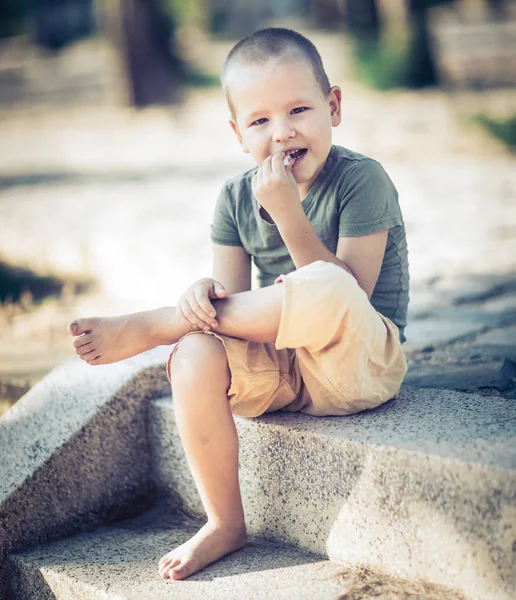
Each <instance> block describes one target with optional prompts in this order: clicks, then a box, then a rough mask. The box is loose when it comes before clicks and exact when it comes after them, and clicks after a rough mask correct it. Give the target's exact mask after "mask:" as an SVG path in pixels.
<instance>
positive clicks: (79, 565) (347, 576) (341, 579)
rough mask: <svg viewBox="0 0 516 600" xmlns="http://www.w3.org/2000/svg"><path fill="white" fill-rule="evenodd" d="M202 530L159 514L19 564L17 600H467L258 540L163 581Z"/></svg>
mask: <svg viewBox="0 0 516 600" xmlns="http://www.w3.org/2000/svg"><path fill="white" fill-rule="evenodd" d="M198 527H199V524H198V523H195V522H193V521H191V520H185V519H184V518H182V519H181V518H180V517H177V516H174V515H171V514H170V513H164V512H162V511H161V510H160V509H159V508H158V509H154V510H152V511H149V512H148V513H146V514H144V515H142V516H141V517H138V518H136V519H132V520H127V521H124V522H122V523H119V524H113V525H111V526H109V527H105V528H102V529H100V530H98V531H96V532H94V533H88V534H81V535H79V536H75V537H73V538H69V539H65V540H61V541H59V542H54V543H52V544H48V545H45V546H40V547H39V548H36V549H34V550H30V551H27V552H24V553H22V554H17V555H14V556H12V557H11V559H10V565H11V571H12V578H11V581H12V586H13V589H12V597H11V598H12V600H22V599H23V600H100V599H103V600H148V599H149V598H152V600H165V599H168V598H170V599H171V598H174V599H176V598H177V599H178V600H181V599H183V598H184V599H204V598H210V599H211V598H213V599H220V600H233V599H234V600H241V599H243V598H253V599H254V598H257V599H263V600H265V599H269V598H278V599H285V600H290V599H291V598H295V599H296V600H297V599H299V600H314V599H317V600H370V599H372V598H375V599H378V598H380V599H381V600H409V599H411V600H412V599H414V598H425V600H465V598H466V596H464V595H463V594H461V593H459V592H456V591H453V590H451V589H446V588H445V587H444V586H439V585H432V584H429V583H426V582H423V581H415V582H414V581H412V582H407V581H403V580H400V579H396V578H393V577H389V576H386V575H383V574H381V575H380V574H378V573H375V572H373V571H371V570H370V569H368V568H366V567H361V566H359V565H355V566H354V567H353V568H352V567H350V566H349V565H346V564H345V563H340V562H337V561H329V560H327V559H323V558H321V557H319V556H317V555H314V554H309V553H307V552H303V551H301V550H298V549H295V548H294V547H291V546H284V545H281V544H277V543H271V542H267V541H265V540H263V539H260V538H257V537H255V536H251V537H250V540H249V543H248V545H247V546H246V547H245V548H244V549H242V550H240V551H238V552H237V553H234V554H231V555H229V556H226V557H224V558H223V559H222V560H220V561H219V562H217V563H216V564H214V565H210V566H208V567H207V568H206V569H204V570H203V571H201V572H199V573H197V574H194V575H193V576H191V577H189V578H188V579H185V580H183V581H173V580H170V579H168V580H164V579H162V578H161V577H160V576H159V575H158V570H157V565H158V560H159V558H160V557H161V556H162V555H163V554H165V553H166V552H168V551H169V550H171V549H172V548H173V547H175V546H177V545H179V544H181V543H183V542H184V541H186V540H187V539H188V538H189V537H191V536H192V535H193V534H194V533H195V532H196V530H197V529H198Z"/></svg>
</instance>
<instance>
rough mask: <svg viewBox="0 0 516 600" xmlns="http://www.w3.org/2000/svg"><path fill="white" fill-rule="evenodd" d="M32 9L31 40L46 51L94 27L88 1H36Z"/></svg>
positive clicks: (81, 36)
mask: <svg viewBox="0 0 516 600" xmlns="http://www.w3.org/2000/svg"><path fill="white" fill-rule="evenodd" d="M33 10H34V13H33V14H34V32H33V35H34V41H35V42H36V44H38V45H39V46H41V47H43V48H47V49H49V50H55V51H58V50H61V48H63V47H64V46H66V45H67V44H69V43H71V42H74V41H76V40H78V39H81V38H83V37H86V36H88V35H91V34H92V33H93V32H94V30H95V23H94V19H93V6H92V0H39V1H38V2H36V3H35V4H34V7H33Z"/></svg>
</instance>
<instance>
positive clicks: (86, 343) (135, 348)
mask: <svg viewBox="0 0 516 600" xmlns="http://www.w3.org/2000/svg"><path fill="white" fill-rule="evenodd" d="M152 325H153V321H152V318H151V313H150V312H147V313H134V314H130V315H122V316H120V317H106V318H93V319H77V320H75V321H73V322H72V323H70V325H69V326H68V330H69V332H70V333H71V334H72V335H74V336H77V337H76V339H75V340H74V342H73V346H74V348H75V349H76V352H77V354H78V355H79V356H80V357H81V359H82V360H84V361H85V362H87V363H88V364H90V365H106V364H109V363H113V362H117V361H119V360H124V359H125V358H129V357H131V356H135V355H136V354H140V352H145V351H146V350H150V349H152V348H155V347H156V346H158V345H159V344H160V343H161V342H157V341H156V339H155V338H154V337H153V335H152V331H153V329H152Z"/></svg>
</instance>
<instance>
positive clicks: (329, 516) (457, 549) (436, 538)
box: [149, 387, 516, 600]
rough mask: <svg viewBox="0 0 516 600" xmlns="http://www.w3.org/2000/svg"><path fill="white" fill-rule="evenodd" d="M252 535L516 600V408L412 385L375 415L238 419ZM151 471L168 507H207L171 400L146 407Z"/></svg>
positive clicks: (469, 592) (474, 594)
mask: <svg viewBox="0 0 516 600" xmlns="http://www.w3.org/2000/svg"><path fill="white" fill-rule="evenodd" d="M236 420H237V429H238V434H239V439H240V482H241V488H242V496H243V501H244V508H245V513H246V521H247V525H248V529H249V531H250V532H251V533H253V534H255V535H260V536H264V537H266V538H268V539H273V540H275V541H277V542H280V543H287V544H294V545H296V546H298V547H300V548H303V549H304V550H306V551H309V552H314V553H316V554H319V555H324V556H327V557H328V558H329V559H330V560H337V561H345V562H347V563H349V564H354V565H364V566H365V567H367V568H369V569H372V570H374V571H377V572H384V573H387V574H390V575H392V576H396V577H400V578H404V579H407V580H417V579H422V580H426V581H429V582H433V583H438V584H442V585H445V586H448V587H450V588H454V589H459V590H461V591H462V593H464V594H465V595H466V596H467V597H469V598H472V599H478V600H485V599H486V598H489V599H490V600H509V599H511V598H514V597H516V581H515V577H516V570H515V569H514V560H515V548H516V543H515V541H516V443H515V441H516V404H515V403H514V401H511V400H508V399H505V398H501V397H485V396H480V395H474V394H465V393H459V392H454V391H449V390H433V389H425V390H422V389H416V388H408V387H404V388H403V389H402V393H401V394H400V397H399V398H398V399H396V400H391V401H389V402H388V403H386V404H384V405H383V406H380V407H379V408H377V409H375V410H373V411H365V412H362V413H359V414H356V415H351V416H347V417H341V418H335V417H325V418H320V417H319V418H313V417H309V416H307V415H302V414H289V413H275V414H271V415H264V416H262V417H260V418H257V419H243V418H237V419H236ZM149 426H150V438H151V464H152V473H153V479H154V481H155V484H156V486H157V488H158V493H159V495H160V498H161V500H162V501H163V502H166V503H168V505H169V506H170V507H180V508H181V509H182V510H184V511H186V512H187V513H189V514H192V515H198V516H200V515H203V508H202V505H201V503H200V500H199V497H198V494H197V492H196V489H195V486H194V483H193V480H192V478H191V476H190V474H189V470H188V468H187V464H186V460H185V457H184V454H183V451H182V447H181V443H180V440H179V436H178V432H177V429H176V426H175V422H174V413H173V405H172V400H171V398H170V397H168V398H167V397H165V398H160V399H157V400H154V401H152V402H151V403H150V412H149Z"/></svg>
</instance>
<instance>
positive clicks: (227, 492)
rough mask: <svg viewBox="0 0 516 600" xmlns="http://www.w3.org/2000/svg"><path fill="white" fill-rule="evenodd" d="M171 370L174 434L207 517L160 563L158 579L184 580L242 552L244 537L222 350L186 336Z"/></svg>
mask: <svg viewBox="0 0 516 600" xmlns="http://www.w3.org/2000/svg"><path fill="white" fill-rule="evenodd" d="M170 368H171V381H172V396H173V400H174V413H175V418H176V423H177V428H178V431H179V435H180V437H181V441H182V443H183V448H184V451H185V454H186V458H187V460H188V465H189V467H190V471H191V473H192V475H193V478H194V481H195V484H196V486H197V490H198V492H199V495H200V497H201V500H202V503H203V505H204V508H205V510H206V514H207V516H208V521H207V523H206V524H205V525H204V526H203V527H202V528H201V529H200V530H199V531H198V532H197V534H196V535H194V536H193V537H192V538H191V539H190V540H188V541H187V542H186V543H185V544H183V545H181V546H179V547H178V548H175V549H174V550H172V551H171V552H169V553H167V554H165V555H164V556H163V557H162V558H161V559H160V561H159V573H160V575H161V576H162V577H170V578H172V579H183V578H184V577H188V576H189V575H191V574H192V573H194V572H196V571H199V570H200V569H202V568H204V567H205V566H206V565H208V564H210V563H212V562H214V561H215V560H218V559H219V558H221V557H222V556H224V555H225V554H228V553H229V552H233V551H235V550H238V549H240V548H242V547H243V546H245V544H246V542H247V536H246V529H245V520H244V511H243V507H242V499H241V496H240V485H239V480H238V436H237V431H236V427H235V422H234V420H233V415H232V414H231V409H230V406H229V402H228V398H227V392H228V389H229V386H230V383H231V381H230V372H229V367H228V362H227V356H226V351H225V349H224V346H223V344H222V342H221V341H220V340H218V339H217V338H216V337H214V336H212V335H201V334H196V335H190V336H188V337H186V338H185V339H184V340H182V341H181V343H180V344H178V346H176V348H175V350H174V353H173V356H172V360H171V365H170Z"/></svg>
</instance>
